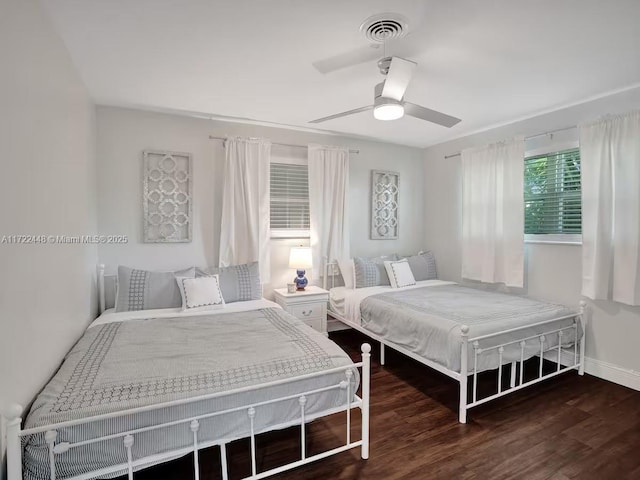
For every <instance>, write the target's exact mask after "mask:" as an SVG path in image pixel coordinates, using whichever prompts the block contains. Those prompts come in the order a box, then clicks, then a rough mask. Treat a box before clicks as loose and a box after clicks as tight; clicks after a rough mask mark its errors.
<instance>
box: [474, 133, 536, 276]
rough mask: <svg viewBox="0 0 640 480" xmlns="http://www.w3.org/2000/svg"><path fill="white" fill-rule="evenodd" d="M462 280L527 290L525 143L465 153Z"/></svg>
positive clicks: (520, 142) (513, 143)
mask: <svg viewBox="0 0 640 480" xmlns="http://www.w3.org/2000/svg"><path fill="white" fill-rule="evenodd" d="M462 277H463V278H466V279H470V280H478V281H481V282H488V283H504V284H505V285H507V286H510V287H522V286H523V284H524V137H517V138H515V139H513V140H510V141H506V142H501V143H496V144H492V145H488V146H486V147H481V148H474V149H467V150H463V151H462Z"/></svg>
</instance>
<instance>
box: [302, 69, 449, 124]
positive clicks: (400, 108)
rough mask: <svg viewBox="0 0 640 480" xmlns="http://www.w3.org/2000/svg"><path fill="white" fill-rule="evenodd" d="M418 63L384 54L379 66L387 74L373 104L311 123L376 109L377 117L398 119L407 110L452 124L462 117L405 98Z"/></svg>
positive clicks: (430, 120) (314, 121)
mask: <svg viewBox="0 0 640 480" xmlns="http://www.w3.org/2000/svg"><path fill="white" fill-rule="evenodd" d="M416 65H417V64H416V63H415V62H412V61H411V60H406V59H404V58H400V57H385V58H383V59H381V60H380V61H378V67H379V68H380V73H382V74H383V75H386V77H387V78H386V79H385V80H384V81H383V82H382V83H379V84H377V85H376V86H375V89H374V101H373V105H367V106H366V107H360V108H355V109H353V110H349V111H346V112H342V113H336V114H334V115H329V116H327V117H322V118H318V119H316V120H312V121H310V122H309V123H321V122H326V121H328V120H333V119H335V118H340V117H346V116H347V115H353V114H355V113H360V112H366V111H367V110H372V109H373V116H374V117H375V118H376V119H378V120H396V119H398V118H401V117H402V116H404V115H405V114H407V115H410V116H412V117H416V118H420V119H422V120H426V121H427V122H431V123H435V124H437V125H442V126H443V127H447V128H451V127H453V126H454V125H456V124H457V123H459V122H460V121H461V120H460V119H459V118H456V117H452V116H451V115H447V114H445V113H441V112H438V111H436V110H431V109H430V108H426V107H422V106H420V105H416V104H415V103H411V102H407V101H405V100H404V94H405V92H406V90H407V87H408V86H409V82H410V81H411V76H412V75H413V70H414V69H415V67H416Z"/></svg>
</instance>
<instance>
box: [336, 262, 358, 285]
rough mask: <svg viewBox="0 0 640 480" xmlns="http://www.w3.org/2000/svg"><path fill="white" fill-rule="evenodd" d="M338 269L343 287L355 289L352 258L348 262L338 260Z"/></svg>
mask: <svg viewBox="0 0 640 480" xmlns="http://www.w3.org/2000/svg"><path fill="white" fill-rule="evenodd" d="M338 267H339V268H340V274H341V275H342V280H344V286H345V287H346V288H352V289H353V288H355V284H356V272H355V266H354V264H353V258H350V259H348V260H338Z"/></svg>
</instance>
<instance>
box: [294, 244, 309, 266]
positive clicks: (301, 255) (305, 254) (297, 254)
mask: <svg viewBox="0 0 640 480" xmlns="http://www.w3.org/2000/svg"><path fill="white" fill-rule="evenodd" d="M289 268H296V269H297V268H303V269H304V268H311V248H310V247H292V248H291V252H290V253H289Z"/></svg>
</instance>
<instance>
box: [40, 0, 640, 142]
mask: <svg viewBox="0 0 640 480" xmlns="http://www.w3.org/2000/svg"><path fill="white" fill-rule="evenodd" d="M42 2H43V3H44V4H45V6H46V8H47V10H48V11H49V13H50V15H51V17H52V19H53V21H54V24H55V26H56V28H57V30H58V31H59V33H60V35H61V36H62V37H63V39H64V41H65V43H66V45H67V47H68V49H69V51H70V54H71V57H72V59H73V62H74V63H75V65H76V66H77V68H78V70H79V72H80V74H81V76H82V78H83V80H84V82H85V84H86V86H87V88H88V90H89V92H90V94H91V95H92V97H93V98H94V100H95V101H96V103H98V104H102V105H119V106H132V107H138V108H148V109H155V110H158V109H159V110H168V111H184V112H199V113H202V114H206V115H219V116H228V117H239V118H245V119H252V120H257V121H261V122H273V123H276V124H282V125H289V126H295V127H306V128H311V127H312V128H314V129H323V130H324V129H326V130H328V131H333V132H341V133H344V134H347V135H356V136H365V137H372V138H375V139H378V140H381V141H385V142H391V143H399V144H405V145H411V146H418V147H426V146H429V145H433V144H436V143H440V142H443V141H446V140H449V139H452V138H455V137H460V136H463V135H467V134H469V133H472V132H476V131H479V130H483V129H486V128H489V127H492V126H496V125H501V124H505V123H510V122H512V121H515V120H519V119H522V118H526V117H529V116H533V115H535V114H537V113H541V112H545V111H550V110H554V109H557V108H561V107H563V106H566V105H569V104H574V103H579V102H581V101H584V100H587V99H589V98H593V97H594V96H598V95H602V94H605V93H607V92H611V91H614V90H618V89H622V88H625V87H628V86H631V85H635V84H638V82H640V54H639V50H638V47H639V46H640V1H638V0H609V1H602V0H536V1H531V0H484V1H478V0H450V1H441V0H423V1H418V0H387V1H384V0H350V1H345V0H322V1H313V0H263V1H256V0H253V1H252V0H188V1H184V0H183V1H180V0H42ZM382 12H397V13H400V14H402V15H404V16H405V17H406V18H407V19H408V21H409V31H410V33H409V36H408V37H407V38H406V39H405V40H404V44H403V48H399V47H398V45H397V44H396V45H394V44H393V43H392V44H390V45H388V46H387V54H389V53H391V54H395V55H398V56H407V57H408V58H410V59H411V60H413V61H415V62H417V63H418V67H417V69H416V71H415V74H414V77H413V79H412V81H411V83H410V85H409V87H408V90H407V92H406V96H405V98H406V99H407V100H409V101H411V102H413V103H417V104H420V105H424V106H426V107H429V108H432V109H435V110H440V111H442V112H444V113H447V114H450V115H453V116H456V117H459V118H462V122H461V123H459V124H458V125H456V126H454V127H453V128H451V129H447V128H444V127H440V126H437V125H433V124H430V123H427V122H424V121H421V120H418V119H414V118H411V117H406V116H405V117H404V118H402V119H400V120H396V121H392V122H382V121H378V120H375V119H374V118H373V115H372V113H371V112H363V113H360V114H357V115H354V116H351V117H346V118H341V119H336V120H332V121H329V122H326V123H322V124H318V125H315V124H314V125H311V124H309V123H308V122H309V121H310V120H313V119H315V118H319V117H323V116H326V115H331V114H333V113H338V112H342V111H345V110H350V109H354V108H357V107H361V106H365V105H370V104H372V103H373V87H374V85H375V84H376V83H378V82H380V81H382V79H383V77H382V76H381V75H380V73H379V72H378V69H377V67H376V61H375V60H373V61H369V62H366V63H362V64H358V65H354V66H352V67H349V68H344V69H342V70H338V71H335V72H332V73H328V74H322V73H320V72H318V71H317V70H316V69H315V68H314V67H313V66H312V62H315V61H319V60H322V59H326V58H328V57H332V56H335V55H339V54H343V53H346V52H349V51H351V50H353V49H355V48H362V47H366V46H367V45H368V42H367V40H366V39H365V38H364V36H363V35H362V34H361V33H360V32H359V26H360V24H361V23H362V21H363V20H364V19H365V18H367V17H369V16H370V15H372V14H375V13H382ZM403 50H404V52H403ZM407 52H408V53H411V55H407ZM380 56H382V55H380Z"/></svg>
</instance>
